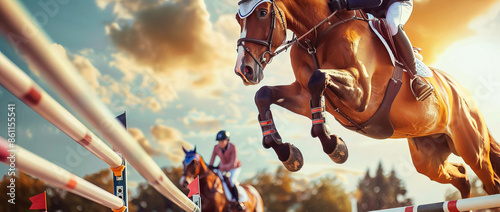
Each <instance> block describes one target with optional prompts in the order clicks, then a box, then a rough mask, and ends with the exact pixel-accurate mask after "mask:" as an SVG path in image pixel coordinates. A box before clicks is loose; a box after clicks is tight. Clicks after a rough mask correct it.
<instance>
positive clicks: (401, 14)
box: [328, 0, 433, 101]
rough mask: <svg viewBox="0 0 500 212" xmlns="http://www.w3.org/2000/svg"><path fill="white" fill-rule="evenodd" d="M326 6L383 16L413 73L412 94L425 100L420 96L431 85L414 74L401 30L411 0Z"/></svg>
mask: <svg viewBox="0 0 500 212" xmlns="http://www.w3.org/2000/svg"><path fill="white" fill-rule="evenodd" d="M328 6H329V7H330V9H331V10H332V11H338V10H342V9H347V10H358V9H363V10H364V11H365V12H367V13H370V14H372V15H373V16H375V17H377V18H385V19H386V20H387V22H388V23H389V29H390V31H391V34H392V37H393V40H394V44H395V45H396V50H397V51H398V52H399V54H400V55H401V56H402V59H403V60H404V62H405V63H406V65H408V68H409V69H410V70H409V71H411V73H412V75H413V78H412V79H410V84H411V85H410V86H411V89H412V91H413V95H415V97H416V98H417V100H422V101H423V100H425V98H422V97H425V95H426V93H429V92H431V91H432V90H433V87H432V85H430V84H429V83H428V82H427V81H425V80H423V79H422V78H420V77H417V76H416V74H417V68H416V61H415V55H414V53H413V47H412V45H411V43H410V40H409V39H408V37H407V36H406V33H405V32H404V30H403V25H404V24H405V23H406V22H407V21H408V19H409V18H410V15H411V12H412V10H413V0H331V1H330V2H329V3H328Z"/></svg>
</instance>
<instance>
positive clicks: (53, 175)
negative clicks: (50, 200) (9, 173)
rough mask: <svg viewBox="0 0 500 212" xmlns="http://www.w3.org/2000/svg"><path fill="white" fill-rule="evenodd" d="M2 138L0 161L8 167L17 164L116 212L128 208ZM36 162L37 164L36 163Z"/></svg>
mask: <svg viewBox="0 0 500 212" xmlns="http://www.w3.org/2000/svg"><path fill="white" fill-rule="evenodd" d="M9 146H11V147H13V146H12V144H11V143H9V142H7V141H6V140H5V139H4V138H2V137H0V161H1V162H2V163H5V164H6V165H7V166H10V165H11V164H13V163H15V168H16V169H19V170H22V171H24V172H26V173H28V174H30V175H32V176H36V177H38V178H40V179H41V180H43V181H45V182H46V183H47V184H50V185H52V186H54V187H56V188H60V189H63V190H66V191H68V192H71V193H73V194H76V195H78V196H81V197H84V198H86V199H89V200H92V201H94V202H97V203H99V204H101V205H103V206H106V207H108V208H111V209H112V210H113V211H114V212H123V211H124V210H125V209H126V207H125V206H124V202H123V200H122V199H120V198H118V197H116V196H114V195H113V194H111V193H109V192H107V191H105V190H103V189H102V188H99V187H97V186H96V185H94V184H92V183H89V182H88V181H86V180H84V179H82V178H80V177H77V176H75V175H73V174H72V173H70V172H68V171H66V170H65V169H63V168H61V167H59V166H57V165H55V164H53V163H51V162H49V161H47V160H45V159H43V158H41V157H39V156H38V155H35V154H33V153H31V152H30V151H28V150H25V149H24V148H22V147H19V146H15V147H14V148H9ZM34 161H36V162H34Z"/></svg>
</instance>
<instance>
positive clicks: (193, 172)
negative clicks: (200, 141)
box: [179, 147, 208, 186]
mask: <svg viewBox="0 0 500 212" xmlns="http://www.w3.org/2000/svg"><path fill="white" fill-rule="evenodd" d="M182 150H184V153H186V157H185V158H184V162H183V171H182V176H181V179H180V180H179V184H180V185H181V186H187V185H189V183H191V182H192V181H193V180H194V179H195V178H196V177H197V176H198V175H202V174H204V173H205V172H207V170H208V168H207V165H206V164H205V161H203V158H202V157H201V156H200V155H199V154H198V153H196V147H195V148H194V149H193V150H191V151H187V150H186V149H184V147H182Z"/></svg>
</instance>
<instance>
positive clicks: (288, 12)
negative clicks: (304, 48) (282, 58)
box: [277, 0, 355, 36]
mask: <svg viewBox="0 0 500 212" xmlns="http://www.w3.org/2000/svg"><path fill="white" fill-rule="evenodd" d="M327 2H328V1H324V0H281V1H279V2H277V4H278V7H279V8H280V9H281V10H283V12H284V13H285V17H286V23H287V28H288V29H289V30H291V31H293V32H294V33H295V34H297V36H301V35H303V34H305V33H307V32H308V31H309V30H310V29H312V28H314V27H315V26H316V25H317V24H318V23H320V22H321V21H323V20H324V19H326V18H327V17H328V16H329V15H330V14H331V11H330V8H329V7H328V5H327ZM354 14H355V12H354V11H345V10H343V11H339V12H338V13H337V15H338V17H341V18H342V19H348V18H350V17H352V16H353V15H354ZM338 17H337V16H335V17H333V18H332V19H331V20H330V22H331V23H332V24H333V23H335V22H337V21H341V19H339V18H338ZM326 27H328V25H327V24H323V26H319V28H318V29H317V33H320V32H321V31H322V30H324V29H325V28H326Z"/></svg>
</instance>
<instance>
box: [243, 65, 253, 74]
mask: <svg viewBox="0 0 500 212" xmlns="http://www.w3.org/2000/svg"><path fill="white" fill-rule="evenodd" d="M252 74H253V69H252V67H250V66H245V75H252Z"/></svg>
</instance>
